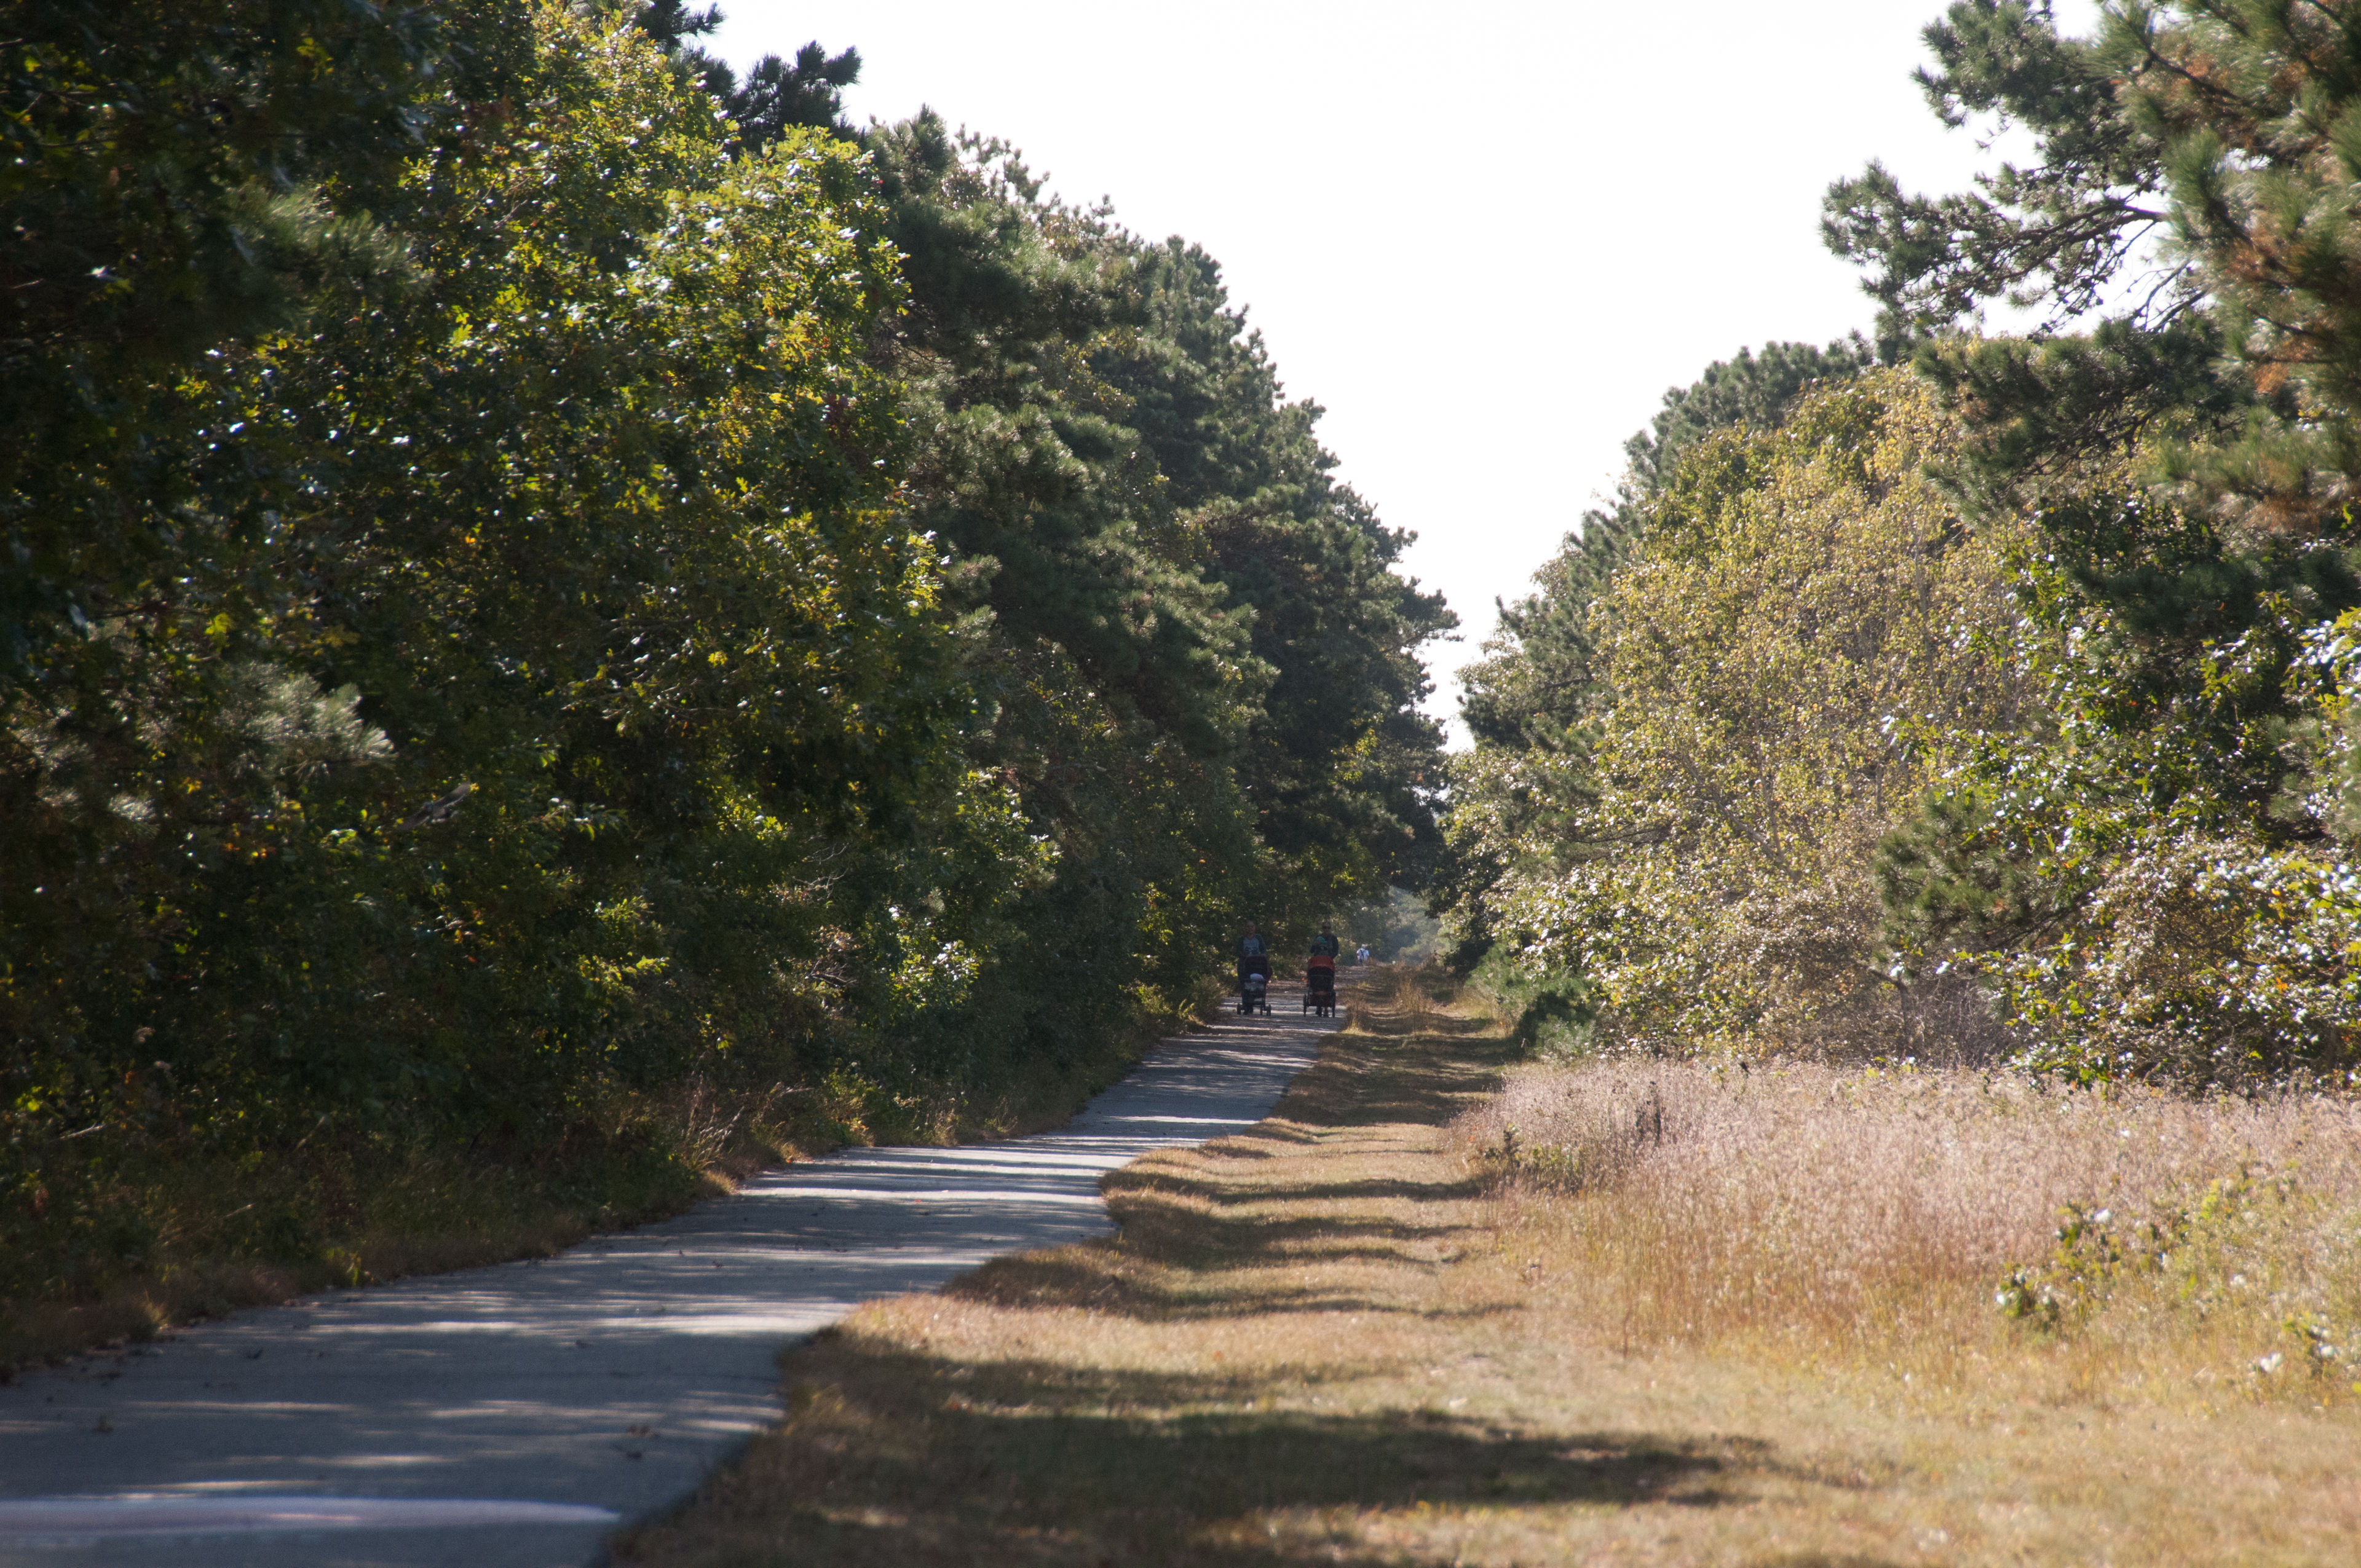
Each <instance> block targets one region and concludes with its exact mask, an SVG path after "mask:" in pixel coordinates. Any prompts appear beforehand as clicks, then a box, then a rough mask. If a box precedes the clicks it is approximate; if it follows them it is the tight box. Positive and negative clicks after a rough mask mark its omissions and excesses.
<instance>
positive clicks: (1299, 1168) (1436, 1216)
mask: <svg viewBox="0 0 2361 1568" xmlns="http://www.w3.org/2000/svg"><path fill="white" fill-rule="evenodd" d="M1404 1000H1406V999H1404ZM1356 1024H1357V1025H1358V1027H1356V1030H1355V1031H1354V1032H1352V1033H1348V1034H1346V1035H1342V1036H1334V1037H1333V1038H1332V1040H1331V1042H1330V1045H1329V1047H1328V1048H1327V1050H1326V1051H1325V1052H1324V1054H1323V1059H1322V1061H1321V1064H1320V1065H1319V1067H1318V1068H1317V1069H1314V1070H1313V1071H1312V1072H1310V1073H1308V1074H1306V1075H1305V1076H1304V1078H1303V1079H1301V1080H1299V1082H1298V1084H1297V1086H1296V1088H1295V1090H1294V1091H1292V1092H1291V1093H1290V1095H1289V1096H1288V1098H1287V1100H1286V1101H1285V1102H1282V1104H1281V1105H1280V1107H1279V1111H1278V1113H1277V1114H1276V1115H1274V1116H1273V1117H1272V1118H1271V1119H1270V1120H1269V1121H1268V1122H1267V1123H1265V1124H1262V1125H1261V1126H1259V1127H1257V1128H1256V1129H1255V1130H1254V1131H1253V1132H1251V1133H1250V1134H1248V1135H1242V1136H1238V1137H1234V1138H1227V1139H1223V1140H1220V1141H1218V1142H1216V1143H1213V1144H1211V1145H1208V1146H1205V1147H1203V1148H1202V1149H1198V1150H1191V1151H1185V1152H1175V1153H1170V1154H1164V1155H1159V1156H1156V1157H1150V1158H1148V1159H1146V1160H1142V1161H1140V1162H1139V1163H1137V1164H1136V1165H1134V1166H1132V1167H1130V1168H1127V1169H1126V1170H1124V1171H1122V1172H1120V1173H1118V1174H1117V1175H1116V1176H1115V1177H1114V1178H1112V1179H1110V1181H1109V1191H1110V1197H1111V1200H1112V1201H1113V1202H1114V1204H1115V1209H1116V1212H1117V1213H1118V1215H1119V1217H1120V1218H1121V1220H1122V1221H1123V1226H1124V1229H1123V1233H1122V1235H1121V1237H1120V1238H1119V1239H1118V1240H1116V1241H1114V1242H1110V1243H1107V1244H1103V1245H1084V1246H1076V1247H1069V1248H1063V1249H1060V1250H1057V1251H1052V1252H1046V1253H1038V1254H1034V1255H1027V1256H1025V1257H1020V1258H1014V1259H1009V1260H1005V1261H1004V1262H1001V1263H998V1264H995V1265H993V1266H988V1267H986V1268H984V1269H982V1270H980V1271H978V1272H977V1273H976V1274H974V1275H972V1276H971V1277H968V1278H967V1279H965V1280H964V1281H962V1282H961V1283H960V1284H959V1285H957V1286H955V1287H954V1288H951V1289H950V1290H948V1291H946V1292H944V1293H942V1294H940V1295H934V1296H914V1297H904V1298H899V1299H893V1300H887V1301H881V1302H877V1303H873V1304H872V1305H870V1306H868V1307H865V1308H863V1309H862V1310H860V1311H858V1312H856V1313H854V1314H853V1315H852V1316H851V1318H849V1319H848V1320H847V1321H845V1323H844V1324H843V1325H841V1326H840V1328H839V1329H838V1330H836V1331H834V1332H830V1333H829V1334H826V1335H823V1336H821V1337H820V1338H818V1340H816V1341H814V1342H812V1343H808V1344H807V1345H805V1346H803V1347H800V1348H798V1349H797V1350H796V1351H794V1352H792V1353H790V1354H788V1355H787V1356H786V1357H785V1360H784V1363H783V1367H784V1372H785V1379H786V1385H787V1388H788V1392H789V1401H790V1408H791V1411H792V1413H791V1415H790V1417H789V1419H788V1420H787V1421H786V1422H785V1424H784V1426H783V1427H782V1428H781V1429H780V1430H779V1431H776V1432H774V1433H773V1434H771V1435H770V1436H767V1437H765V1438H764V1439H763V1440H762V1441H761V1442H758V1443H757V1444H755V1446H754V1447H753V1448H752V1451H751V1452H750V1453H749V1454H748V1455H747V1457H746V1459H745V1460H744V1462H743V1463H742V1464H740V1465H738V1466H736V1467H735V1468H733V1469H732V1470H731V1471H730V1472H728V1473H727V1474H726V1475H722V1476H720V1477H719V1478H717V1479H716V1480H715V1481H714V1482H713V1483H712V1484H711V1485H710V1486H708V1488H707V1490H706V1492H705V1493H704V1495H703V1496H702V1497H700V1498H699V1499H698V1500H697V1502H696V1503H695V1504H693V1505H692V1506H691V1507H689V1508H686V1510H684V1511H683V1512H682V1514H681V1515H680V1516H679V1517H677V1518H676V1519H674V1520H672V1521H670V1522H668V1523H666V1524H664V1525H662V1526H659V1527H653V1528H649V1529H645V1530H639V1531H636V1532H634V1533H632V1534H631V1535H630V1536H628V1537H626V1538H625V1539H623V1540H622V1541H619V1542H618V1545H617V1553H616V1554H617V1557H618V1560H619V1561H620V1562H622V1563H634V1564H642V1565H645V1568H687V1565H691V1564H697V1565H707V1564H721V1563H730V1564H750V1563H987V1564H988V1563H1059V1564H1064V1563H1073V1564H1097V1563H1125V1564H1130V1563H1192V1564H1198V1563H1212V1564H1224V1563H1228V1564H1249V1563H1313V1562H1317V1563H1370V1564H1375V1563H1529V1564H1531V1563H1563V1562H1585V1563H1587V1562H1608V1561H1646V1562H1675V1563H1761V1564H1766V1565H1767V1564H1772V1563H1782V1564H1805V1563H1857V1564H1867V1563H1886V1562H1912V1561H1940V1562H1950V1563H1986V1562H2021V1561H2038V1562H2060V1563H2067V1562H2123V1563H2130V1562H2188V1563H2196V1562H2203V1563H2225V1562H2277V1563H2285V1562H2301V1561H2334V1560H2341V1559H2344V1558H2345V1557H2346V1556H2347V1555H2348V1554H2349V1552H2350V1548H2351V1542H2352V1541H2353V1540H2354V1539H2355V1533H2354V1532H2355V1531H2356V1528H2361V1483H2357V1482H2356V1476H2355V1472H2354V1470H2353V1467H2352V1465H2351V1464H2350V1454H2351V1453H2352V1452H2353V1443H2354V1438H2355V1436H2356V1431H2355V1427H2356V1422H2355V1420H2353V1418H2352V1414H2351V1412H2350V1411H2349V1410H2348V1409H2341V1408H2338V1409H2325V1410H2323V1409H2315V1408H2313V1406H2312V1404H2310V1403H2304V1402H2299V1401H2295V1400H2291V1399H2272V1398H2238V1399H2223V1398H2216V1399H2212V1400H2199V1401H2191V1400H2186V1399H2183V1400H2178V1401H2161V1400H2155V1399H2148V1398H2138V1397H2136V1395H2137V1390H2110V1391H2108V1392H2107V1394H2106V1395H2105V1396H2104V1397H2100V1396H2098V1395H2095V1394H2093V1393H2092V1391H2091V1390H2089V1389H2088V1388H2083V1389H2081V1390H2080V1391H2079V1392H2078V1391H2077V1388H2076V1387H2074V1386H2073V1385H2072V1384H2071V1382H2070V1380H2069V1381H2068V1382H2064V1383H2060V1382H2058V1381H2056V1380H2051V1381H2048V1382H2038V1381H2037V1382H2036V1383H2028V1384H2025V1385H2021V1386H2020V1385H2015V1384H2010V1383H2008V1382H2007V1381H2006V1379H2005V1378H2003V1379H2001V1380H2000V1381H1999V1382H1996V1383H1995V1384H1994V1386H1993V1398H1989V1399H1982V1400H1978V1399H1973V1398H1965V1397H1963V1396H1962V1394H1961V1393H1960V1391H1959V1390H1956V1389H1954V1390H1952V1391H1951V1392H1949V1393H1948V1394H1946V1393H1942V1392H1940V1391H1936V1392H1927V1391H1924V1390H1922V1389H1921V1388H1919V1387H1918V1386H1917V1384H1916V1382H1913V1383H1905V1382H1903V1381H1902V1380H1901V1377H1900V1376H1899V1374H1898V1373H1896V1372H1894V1371H1890V1370H1889V1369H1887V1368H1884V1367H1882V1366H1874V1365H1869V1364H1868V1362H1867V1361H1866V1359H1865V1358H1864V1357H1863V1356H1862V1355H1860V1354H1853V1355H1850V1357H1845V1356H1833V1355H1824V1354H1806V1353H1803V1352H1792V1351H1789V1350H1786V1349H1783V1348H1782V1347H1781V1346H1780V1345H1779V1343H1777V1342H1776V1341H1775V1338H1774V1339H1761V1338H1754V1339H1748V1338H1745V1337H1744V1336H1740V1337H1739V1338H1738V1339H1733V1340H1731V1341H1729V1342H1722V1343H1709V1344H1708V1343H1698V1341H1697V1339H1696V1338H1695V1337H1694V1336H1692V1337H1691V1338H1688V1339H1677V1338H1674V1337H1669V1336H1653V1335H1651V1334H1647V1333H1639V1332H1634V1324H1633V1314H1632V1312H1631V1302H1630V1300H1629V1299H1627V1298H1626V1294H1625V1292H1624V1291H1623V1290H1622V1288H1620V1284H1619V1281H1618V1279H1617V1277H1615V1276H1614V1275H1613V1274H1612V1273H1606V1274H1602V1273H1600V1272H1598V1266H1597V1265H1596V1263H1595V1262H1594V1261H1591V1260H1590V1259H1588V1258H1587V1257H1586V1256H1585V1255H1582V1254H1580V1253H1579V1252H1574V1251H1563V1250H1554V1249H1553V1248H1552V1247H1551V1246H1550V1245H1546V1244H1548V1243H1549V1241H1550V1240H1551V1239H1552V1237H1556V1238H1557V1239H1558V1240H1560V1241H1565V1239H1566V1238H1567V1237H1569V1236H1571V1235H1573V1234H1576V1229H1575V1228H1576V1227H1579V1226H1582V1225H1585V1224H1588V1223H1592V1222H1593V1221H1600V1222H1604V1221H1606V1220H1608V1219H1609V1218H1610V1217H1611V1216H1612V1214H1613V1211H1612V1210H1611V1209H1604V1208H1602V1209H1599V1210H1596V1211H1593V1210H1588V1209H1586V1208H1585V1207H1584V1205H1585V1204H1586V1203H1587V1202H1588V1201H1589V1197H1588V1196H1586V1193H1585V1192H1584V1191H1577V1190H1567V1189H1564V1188H1549V1187H1545V1186H1543V1185H1539V1184H1537V1183H1534V1182H1532V1181H1531V1180H1529V1179H1525V1178H1523V1177H1519V1176H1510V1175H1504V1174H1503V1172H1502V1170H1501V1163H1502V1162H1501V1161H1500V1160H1499V1158H1498V1157H1495V1158H1493V1159H1486V1158H1485V1157H1483V1146H1482V1143H1481V1140H1480V1138H1479V1137H1477V1136H1475V1135H1474V1133H1473V1130H1474V1129H1477V1127H1478V1126H1479V1124H1480V1119H1481V1118H1482V1117H1483V1116H1484V1115H1485V1114H1486V1113H1487V1112H1488V1108H1489V1107H1491V1106H1493V1105H1495V1104H1496V1103H1497V1102H1496V1100H1495V1098H1494V1091H1495V1090H1496V1088H1497V1087H1498V1084H1499V1080H1500V1077H1501V1075H1502V1074H1503V1072H1504V1071H1506V1070H1507V1069H1508V1068H1509V1065H1510V1064H1509V1061H1508V1057H1509V1050H1508V1047H1507V1046H1506V1044H1505V1042H1503V1041H1502V1039H1501V1038H1500V1037H1499V1032H1498V1031H1497V1030H1496V1029H1494V1028H1493V1027H1491V1026H1490V1025H1488V1024H1487V1023H1486V1022H1484V1021H1482V1020H1479V1019H1477V1018H1473V1017H1468V1016H1461V1015H1458V1014H1455V1012H1454V1011H1453V1010H1452V1009H1450V1008H1447V1007H1443V1008H1438V1007H1435V1006H1434V1005H1433V1004H1432V1003H1428V1004H1424V1006H1423V1010H1422V1013H1421V1011H1420V1008H1419V1007H1418V1006H1416V1005H1397V1006H1396V1007H1395V1008H1393V1009H1390V1010H1389V1009H1387V1008H1385V1007H1383V1006H1381V1005H1379V1004H1378V1003H1377V1002H1376V1001H1374V1000H1371V999H1365V1000H1364V1002H1363V1003H1362V1005H1361V1007H1360V1008H1359V1010H1358V1012H1357V1013H1356ZM1413 1024H1415V1025H1416V1027H1415V1032H1411V1025H1413ZM1625 1109H1628V1108H1625ZM1587 1191H1588V1193H1590V1194H1591V1195H1597V1194H1599V1193H1603V1192H1604V1191H1605V1189H1604V1188H1594V1189H1589V1190H1587ZM1634 1201H1636V1200H1634ZM1627 1217H1628V1216H1627ZM1552 1226H1556V1227H1559V1228H1558V1229H1557V1230H1554V1231H1553V1230H1552V1229H1550V1227H1552ZM1986 1288H1987V1290H1989V1287H1988V1286H1987V1287H1986ZM1798 1308H1799V1311H1801V1312H1802V1314H1803V1315H1804V1316H1806V1318H1808V1316H1809V1313H1808V1310H1805V1309H1804V1304H1802V1303H1798ZM1993 1343H1997V1344H2002V1345H2004V1346H2010V1347H2013V1349H2011V1351H2010V1354H2015V1355H2016V1356H2018V1357H2020V1358H2022V1359H2023V1360H2025V1361H2026V1362H2027V1363H2028V1364H2037V1363H2039V1362H2040V1360H2041V1358H2043V1357H2045V1356H2051V1355H2054V1354H2056V1352H2055V1350H2054V1348H2052V1347H2053V1346H2054V1344H2055V1343H2057V1341H2056V1337H2055V1335H2054V1334H2042V1333H2028V1334H2024V1335H2020V1336H2019V1337H2017V1338H2015V1339H2013V1340H1998V1341H1994V1342H1993Z"/></svg>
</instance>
